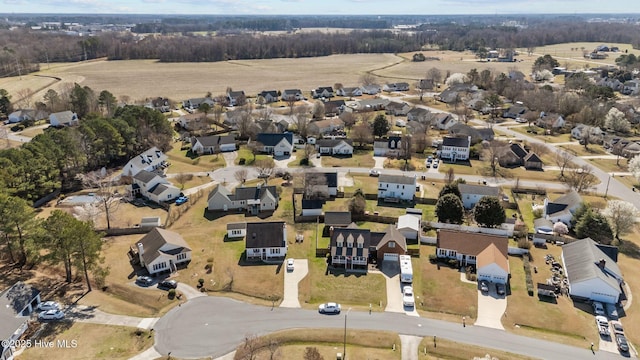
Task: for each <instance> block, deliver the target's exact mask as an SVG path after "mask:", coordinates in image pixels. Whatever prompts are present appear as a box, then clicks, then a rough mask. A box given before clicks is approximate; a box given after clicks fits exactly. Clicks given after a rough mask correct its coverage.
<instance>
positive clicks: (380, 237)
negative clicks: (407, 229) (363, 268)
mask: <svg viewBox="0 0 640 360" xmlns="http://www.w3.org/2000/svg"><path fill="white" fill-rule="evenodd" d="M370 254H371V256H370V257H372V258H375V259H376V260H377V263H378V264H382V262H383V261H395V262H397V261H398V260H399V258H400V255H406V254H407V239H406V238H405V236H404V235H403V233H402V231H400V230H398V229H396V227H394V226H393V225H389V227H387V230H386V231H385V232H384V233H379V232H372V233H371V249H370Z"/></svg>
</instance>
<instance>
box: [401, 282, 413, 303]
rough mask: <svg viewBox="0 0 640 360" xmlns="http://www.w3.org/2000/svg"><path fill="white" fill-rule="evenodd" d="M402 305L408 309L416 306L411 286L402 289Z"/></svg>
mask: <svg viewBox="0 0 640 360" xmlns="http://www.w3.org/2000/svg"><path fill="white" fill-rule="evenodd" d="M402 304H403V305H404V306H410V307H413V306H415V305H416V301H415V299H414V297H413V288H412V287H411V286H405V287H403V288H402Z"/></svg>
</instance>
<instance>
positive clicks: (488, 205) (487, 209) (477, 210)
mask: <svg viewBox="0 0 640 360" xmlns="http://www.w3.org/2000/svg"><path fill="white" fill-rule="evenodd" d="M473 218H474V219H475V220H476V222H477V223H478V224H479V225H480V226H482V227H496V226H500V224H502V223H503V222H504V219H505V218H506V215H505V212H504V208H503V207H502V205H500V200H498V198H497V197H495V196H483V197H482V198H481V199H480V201H478V203H477V204H476V206H475V207H474V208H473Z"/></svg>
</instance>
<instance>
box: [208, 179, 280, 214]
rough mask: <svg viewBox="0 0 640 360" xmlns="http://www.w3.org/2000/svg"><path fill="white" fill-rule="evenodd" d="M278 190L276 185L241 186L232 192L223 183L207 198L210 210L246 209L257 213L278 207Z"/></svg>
mask: <svg viewBox="0 0 640 360" xmlns="http://www.w3.org/2000/svg"><path fill="white" fill-rule="evenodd" d="M278 200H279V198H278V192H277V191H276V187H275V186H253V187H239V188H236V189H235V190H234V193H231V192H230V191H229V190H227V188H225V187H224V186H222V185H217V186H216V187H215V188H214V189H213V190H212V191H211V192H210V193H209V197H208V198H207V209H208V210H209V211H230V210H245V211H247V212H248V213H250V214H253V215H256V214H258V213H260V212H264V211H273V210H275V209H276V208H277V207H278Z"/></svg>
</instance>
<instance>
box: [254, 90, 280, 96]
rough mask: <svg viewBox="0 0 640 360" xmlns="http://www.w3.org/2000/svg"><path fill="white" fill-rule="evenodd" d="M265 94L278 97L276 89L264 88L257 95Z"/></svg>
mask: <svg viewBox="0 0 640 360" xmlns="http://www.w3.org/2000/svg"><path fill="white" fill-rule="evenodd" d="M267 95H271V96H273V97H278V91H276V90H264V91H262V92H261V93H260V94H258V96H262V97H265V96H267Z"/></svg>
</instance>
